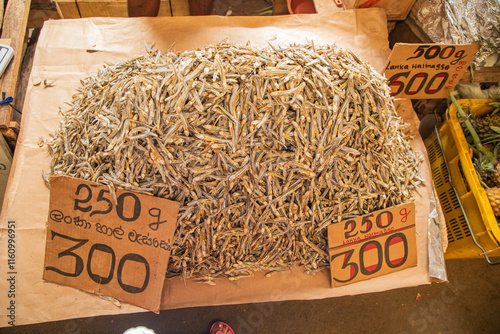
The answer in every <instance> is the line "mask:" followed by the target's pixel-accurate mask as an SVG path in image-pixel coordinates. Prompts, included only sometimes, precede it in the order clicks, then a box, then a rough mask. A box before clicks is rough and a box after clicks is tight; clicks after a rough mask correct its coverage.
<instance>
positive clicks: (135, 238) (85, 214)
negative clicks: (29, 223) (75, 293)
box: [43, 176, 180, 312]
mask: <svg viewBox="0 0 500 334" xmlns="http://www.w3.org/2000/svg"><path fill="white" fill-rule="evenodd" d="M115 195H116V199H115V198H113V194H112V193H111V192H110V189H109V188H108V187H107V186H104V185H101V184H98V183H94V182H88V181H84V180H80V179H75V178H71V177H67V176H56V177H51V179H50V204H49V218H48V225H47V243H46V246H45V265H44V272H43V278H44V279H45V280H48V281H51V282H55V283H59V284H63V285H69V286H72V287H75V288H78V289H82V290H85V291H88V292H92V293H96V294H99V295H104V296H109V297H113V298H116V299H118V300H121V301H125V302H128V303H131V304H134V305H138V306H141V307H144V308H146V309H149V310H152V311H154V312H159V310H160V302H161V292H162V289H163V283H164V280H165V273H166V272H167V265H168V260H169V257H170V249H171V247H172V245H171V242H172V238H173V235H174V232H175V228H176V223H177V213H178V211H179V206H180V204H179V203H178V202H173V201H169V200H166V199H163V198H159V197H153V196H148V195H144V194H138V193H134V192H132V191H125V190H120V189H117V190H116V193H115Z"/></svg>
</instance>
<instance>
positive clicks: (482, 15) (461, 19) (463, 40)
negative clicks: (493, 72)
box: [410, 0, 500, 68]
mask: <svg viewBox="0 0 500 334" xmlns="http://www.w3.org/2000/svg"><path fill="white" fill-rule="evenodd" d="M499 17H500V3H499V1H498V0H417V1H416V2H415V4H414V5H413V8H412V10H411V12H410V18H411V19H412V20H413V21H414V22H415V23H416V24H417V25H418V26H419V27H420V28H421V29H422V30H423V32H425V33H426V34H427V35H428V36H429V37H430V39H431V40H432V41H434V42H436V43H448V44H467V43H479V44H481V45H482V48H481V49H480V50H479V52H478V53H477V55H476V58H475V59H474V61H473V62H472V65H471V66H473V68H480V67H482V66H484V63H485V61H486V59H487V58H488V57H490V56H491V55H493V54H496V53H499V52H500V20H499Z"/></svg>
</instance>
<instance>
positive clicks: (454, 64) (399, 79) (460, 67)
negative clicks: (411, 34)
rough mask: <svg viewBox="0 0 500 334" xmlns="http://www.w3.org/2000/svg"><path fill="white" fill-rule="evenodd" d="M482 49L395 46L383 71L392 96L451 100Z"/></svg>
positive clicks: (474, 45) (472, 45) (418, 45)
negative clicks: (451, 96)
mask: <svg viewBox="0 0 500 334" xmlns="http://www.w3.org/2000/svg"><path fill="white" fill-rule="evenodd" d="M479 47H480V46H479V44H404V43H396V45H395V46H394V48H393V49H392V52H391V55H390V56H389V61H388V63H387V66H386V68H385V71H384V74H385V76H386V78H387V79H388V84H389V87H391V95H392V96H397V97H406V98H410V99H438V98H439V99H440V98H446V97H448V95H449V94H450V93H449V91H450V90H453V88H455V86H456V84H457V83H458V82H459V81H460V78H462V76H463V75H464V73H465V71H466V70H467V68H468V67H469V65H470V63H471V62H472V61H473V60H474V57H475V55H476V53H477V51H478V50H479Z"/></svg>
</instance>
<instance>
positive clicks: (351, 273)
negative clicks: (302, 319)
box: [328, 202, 417, 286]
mask: <svg viewBox="0 0 500 334" xmlns="http://www.w3.org/2000/svg"><path fill="white" fill-rule="evenodd" d="M328 245H329V251H330V269H331V278H332V286H341V285H346V284H350V283H354V282H358V281H362V280H366V279H370V278H373V277H377V276H381V275H385V274H388V273H390V272H393V271H398V270H402V269H405V268H408V267H413V266H415V265H417V249H416V234H415V204H414V203H413V202H411V203H407V204H403V205H399V206H395V207H392V208H389V209H385V210H380V211H377V212H373V213H370V214H368V215H365V216H362V217H357V218H353V219H349V220H347V221H344V222H340V223H338V224H332V225H330V226H329V227H328Z"/></svg>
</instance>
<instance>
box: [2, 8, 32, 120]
mask: <svg viewBox="0 0 500 334" xmlns="http://www.w3.org/2000/svg"><path fill="white" fill-rule="evenodd" d="M30 4H31V0H10V1H9V2H8V4H7V8H6V10H5V16H4V21H3V26H2V38H10V39H11V40H12V41H11V45H10V46H11V47H12V48H13V49H14V52H15V55H14V58H13V59H12V61H11V64H10V65H9V67H8V68H7V70H6V71H5V73H4V75H3V78H2V83H1V85H0V92H2V93H3V92H5V93H6V94H5V96H6V97H9V96H12V97H13V98H14V101H15V98H16V88H17V80H18V78H19V72H20V70H21V64H22V60H23V50H24V39H25V37H26V27H27V25H28V15H29V11H30ZM11 121H12V108H11V107H10V106H8V105H2V106H0V128H7V127H9V125H10V122H11Z"/></svg>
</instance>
